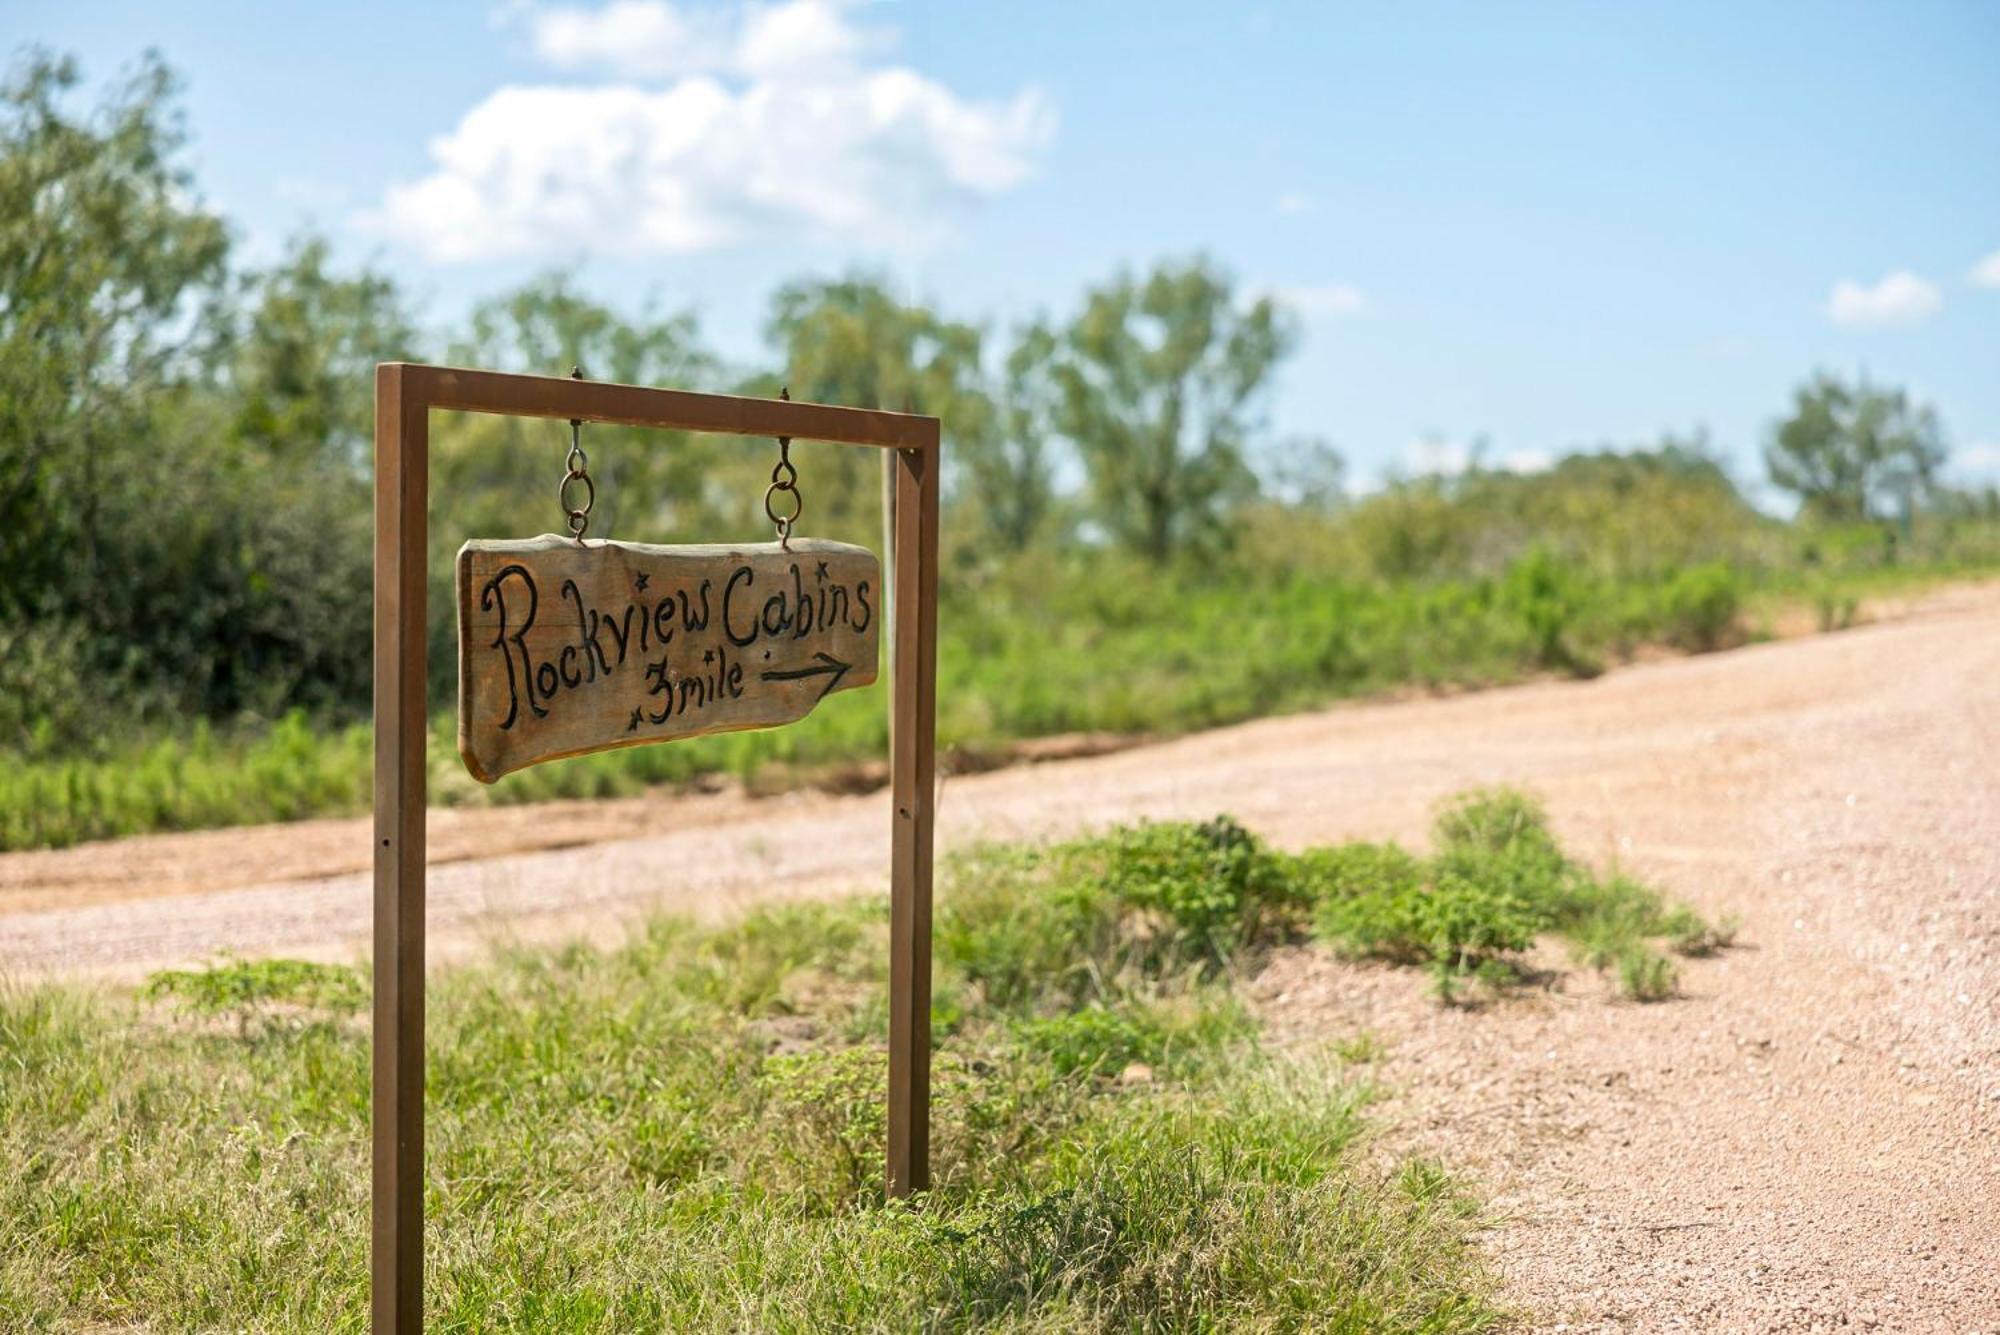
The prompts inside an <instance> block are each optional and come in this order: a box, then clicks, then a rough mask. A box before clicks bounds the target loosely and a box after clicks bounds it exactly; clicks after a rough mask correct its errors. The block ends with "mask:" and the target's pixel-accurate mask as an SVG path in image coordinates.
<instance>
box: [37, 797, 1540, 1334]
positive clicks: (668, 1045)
mask: <svg viewBox="0 0 2000 1335" xmlns="http://www.w3.org/2000/svg"><path fill="white" fill-rule="evenodd" d="M1286 865H1287V864H1286V863H1285V862H1284V860H1283V859H1279V858H1277V857H1276V855H1273V854H1271V853H1269V852H1268V851H1267V850H1264V849H1263V848H1262V847H1261V845H1259V844H1257V843H1256V841H1254V840H1253V839H1251V838H1250V837H1249V836H1247V835H1246V834H1242V833H1241V832H1239V831H1237V830H1236V829H1235V828H1234V827H1232V826H1227V825H1224V824H1221V823H1211V825H1209V826H1207V827H1184V828H1179V829H1177V830H1176V831H1175V832H1171V833H1170V832H1168V828H1167V827H1156V828H1149V829H1146V830H1142V831H1126V832H1122V833H1120V834H1116V835H1113V836H1109V837H1107V838H1106V839H1102V840H1091V841H1083V842H1080V843H1077V844H1073V845H1068V846H1061V847H1057V848H1052V849H1045V850H1040V851H1036V852H1021V851H1019V850H999V849H989V850H983V851H981V852H980V853H979V854H977V855H976V856H973V857H970V858H967V859H964V860H962V861H960V862H957V863H955V864H953V865H952V867H951V868H950V870H949V873H948V876H947V884H946V885H945V886H944V888H943V892H942V894H941V897H940V902H939V906H938V907H939V923H940V928H941V930H940V931H939V933H938V936H937V942H936V955H937V965H938V971H939V975H940V979H941V982H944V981H949V986H950V989H951V990H952V991H954V992H955V994H956V1000H955V1001H953V1002H952V1003H951V1010H952V1013H953V1015H954V1016H955V1019H954V1023H953V1024H952V1025H951V1026H950V1027H949V1028H948V1029H941V1030H940V1042H939V1046H938V1049H937V1051H936V1052H935V1054H934V1057H933V1100H934V1105H933V1119H932V1149H933V1163H934V1172H935V1185H934V1189H933V1190H932V1191H931V1192H930V1193H929V1195H927V1196H926V1197H925V1198H924V1199H923V1201H922V1202H921V1203H920V1204H919V1205H913V1206H912V1205H904V1204H901V1203H886V1202H884V1201H883V1199H882V1168H881V1146H882V1138H883V1131H884V1128H883V1113H882V1109H883V1095H884V1084H885V1080H886V1071H885V1061H884V1058H883V1054H882V1050H881V1049H880V1047H879V1046H877V1041H878V1040H877V1035H878V1034H879V1032H880V1016H881V1004H882V1002H881V998H882V990H883V986H884V980H883V978H882V970H881V960H882V959H883V954H884V951H885V948H886V943H885V940H884V937H885V934H886V915H885V914H884V912H883V909H882V906H881V905H880V904H879V903H877V902H872V901H864V902H859V903H853V904H838V905H830V906H813V907H810V908H787V909H782V910H772V911H767V912H763V913H758V914H753V915H752V916H751V917H749V918H748V919H746V920H744V921H743V922H741V923H737V924H733V925H731V926H728V927H724V928H720V929H706V930H705V929H697V928H694V927H691V926H689V925H688V924H685V923H679V922H672V921H664V920H663V921H661V922H658V923H655V924H651V925H649V926H648V927H647V928H646V929H645V930H643V931H641V932H639V933H637V934H635V935H634V936H633V937H632V939H631V940H630V941H629V942H627V943H626V944H625V945H624V946H622V947H620V948H617V949H612V950H600V949H595V948H589V947H585V946H580V945H577V946H566V947H560V948H555V949H526V948H519V949H513V950H509V951H505V952H502V953H501V954H499V955H497V956H496V957H494V958H493V959H492V960H491V961H489V962H487V963H483V964H479V965H476V966H465V967H459V968H454V969H449V970H445V971H442V972H441V973H439V974H437V975H436V976H435V977H434V979H433V983H432V987H431V993H430V1017H429V1031H430V1033H429V1056H430V1060H429V1069H428V1073H427V1074H428V1130H427V1148H428V1172H429V1176H430V1183H429V1192H428V1200H427V1222H428V1228H429V1239H428V1249H427V1276H426V1278H427V1285H426V1299H427V1303H428V1309H429V1310H428V1316H429V1319H430V1321H431V1322H432V1323H433V1325H435V1326H436V1327H437V1328H440V1329H463V1330H484V1329H533V1330H536V1331H607V1332H608V1331H623V1330H632V1329H759V1330H799V1331H804V1330H820V1329H829V1328H833V1329H871V1330H872V1329H915V1328H922V1329H940V1330H959V1329H970V1328H1000V1329H1009V1330H1019V1329H1036V1330H1092V1331H1094V1330H1111V1329H1117V1330H1126V1329H1134V1330H1163V1331H1164V1330H1179V1329H1218V1328H1225V1327H1227V1328H1246V1327H1247V1328H1265V1329H1276V1328H1282V1329H1311V1330H1327V1331H1356V1332H1359V1331H1442V1332H1452V1331H1474V1330H1485V1329H1490V1328H1492V1327H1493V1326H1494V1325H1495V1324H1496V1322H1497V1321H1498V1319H1499V1316H1500V1314H1499V1313H1498V1312H1497V1311H1496V1309H1495V1307H1494V1305H1493V1303H1492V1300H1491V1298H1490V1286H1489V1282H1488V1280H1487V1279H1486V1277H1485V1275H1484V1273H1483V1270H1482V1268H1481V1266H1480V1263H1479V1261H1478V1258H1477V1255H1476V1253H1475V1252H1474V1250H1473V1249H1472V1246H1471V1242H1470V1236H1469V1232H1468V1229H1469V1228H1470V1227H1471V1225H1472V1223H1473V1222H1474V1221H1473V1219H1472V1217H1471V1213H1470V1207H1469V1205H1468V1203H1467V1202H1466V1200H1465V1198H1464V1197H1463V1195H1462V1193H1460V1191H1459V1190H1458V1189H1457V1188H1456V1187H1455V1186H1454V1185H1453V1184H1452V1183H1451V1182H1450V1180H1449V1178H1448V1177H1447V1176H1446V1175H1445V1174H1444V1173H1443V1171H1442V1170H1441V1169H1439V1168H1438V1167H1437V1166H1436V1165H1434V1164H1430V1163H1415V1164H1410V1165H1398V1164H1391V1165H1389V1166H1387V1167H1386V1168H1383V1167H1378V1166H1376V1165H1375V1162H1374V1159H1373V1156H1360V1155H1356V1154H1354V1153H1352V1152H1351V1147H1352V1146H1353V1145H1354V1143H1355V1141H1356V1140H1357V1138H1358V1137H1359V1136H1361V1135H1362V1133H1363V1130H1364V1124H1363V1120H1362V1107H1363V1105H1364V1103H1365V1101H1366V1098H1367V1095H1366V1091H1365V1089H1364V1088H1363V1087H1362V1086H1360V1085H1358V1084H1355V1083H1353V1082H1351V1081H1350V1080H1349V1079H1348V1078H1347V1077H1345V1076H1343V1075H1342V1074H1341V1073H1340V1071H1339V1070H1338V1069H1337V1068H1325V1067H1320V1066H1317V1065H1301V1064H1299V1063H1297V1062H1293V1061H1279V1060H1277V1059H1275V1058H1271V1057H1268V1056H1265V1055H1263V1054H1262V1053H1260V1052H1259V1050H1258V1048H1257V1045H1256V1039H1255V1032H1254V1026H1253V1024H1252V1022H1251V1020H1250V1018H1249V1016H1248V1013H1247V1012H1246V1011H1245V1010H1244V1009H1243V1008H1242V1007H1241V1006H1240V1005H1239V1004H1238V1003H1237V1002H1236V1001H1235V999H1234V998H1233V996H1232V994H1231V992H1230V990H1229V986H1228V979H1229V977H1230V976H1231V975H1232V973H1233V971H1234V962H1233V960H1232V959H1231V958H1228V957H1224V958H1221V959H1218V960H1212V961H1210V963H1212V964H1215V965H1219V966H1220V967H1215V968H1206V967H1203V966H1202V963H1201V961H1203V960H1207V959H1208V956H1206V955H1205V954H1204V953H1203V952H1206V951H1209V950H1211V949H1216V948H1220V947H1221V944H1222V942H1223V941H1224V940H1226V939H1234V940H1236V941H1237V942H1238V945H1237V946H1236V947H1235V949H1238V950H1241V949H1243V948H1244V947H1245V946H1246V945H1247V944H1248V941H1247V939H1246V938H1245V937H1244V935H1243V934H1242V933H1241V932H1240V931H1239V930H1238V929H1237V928H1236V927H1233V926H1227V925H1229V924H1240V923H1242V922H1244V921H1245V920H1246V919H1245V918H1244V916H1243V914H1242V912H1241V906H1242V903H1243V901H1244V900H1246V899H1247V900H1254V901H1257V902H1259V903H1262V902H1267V901H1271V902H1283V896H1282V895H1279V894H1278V892H1277V891H1275V890H1273V889H1272V887H1271V886H1270V885H1269V884H1268V883H1267V882H1268V878H1269V877H1271V876H1273V875H1281V874H1282V871H1283V868H1284V867H1285V866H1286ZM1274 867H1275V868H1277V869H1278V871H1277V872H1273V871H1271V868H1274ZM1246 869H1247V870H1246ZM1189 877H1215V878H1217V879H1219V880H1220V881H1222V882H1223V883H1224V884H1225V885H1227V886H1229V887H1232V888H1231V889H1229V890H1227V891H1226V892H1219V899H1220V900H1221V901H1227V903H1228V904H1229V905H1230V906H1231V907H1230V909H1229V911H1227V912H1224V911H1223V910H1222V908H1219V907H1217V906H1216V904H1214V903H1211V901H1210V900H1209V899H1206V898H1203V897H1201V896H1198V895H1193V894H1192V893H1191V892H1190V891H1189V889H1188V887H1187V885H1186V884H1184V880H1185V879H1186V878H1189ZM1288 884H1289V883H1288ZM1291 888H1293V889H1296V886H1295V885H1292V887H1291ZM1175 905H1179V906H1181V907H1182V908H1183V909H1184V910H1185V911H1186V913H1187V915H1188V918H1187V921H1186V922H1185V923H1183V922H1180V921H1179V920H1177V919H1174V917H1173V912H1174V910H1173V906H1175ZM1252 920H1254V921H1257V922H1262V921H1264V920H1263V919H1262V918H1261V917H1258V916H1256V915H1252ZM1169 922H1172V923H1174V924H1175V925H1174V926H1173V927H1172V928H1171V929H1169V930H1170V931H1171V933H1173V934H1180V933H1183V932H1185V934H1186V936H1187V941H1188V950H1187V952H1186V953H1182V954H1176V955H1175V956H1174V958H1173V960H1172V961H1169V960H1168V959H1167V958H1166V957H1165V956H1163V955H1161V954H1160V953H1159V952H1158V951H1157V949H1156V948H1155V944H1154V943H1155V940H1156V938H1157V935H1158V933H1159V932H1160V931H1161V930H1162V925H1163V924H1165V923H1169ZM1259 930H1261V928H1260V929H1259ZM1177 939H1178V937H1177ZM1169 963H1174V964H1175V965H1176V967H1166V966H1167V965H1168V964H1169ZM944 990H946V989H945V988H944V987H941V988H940V991H941V992H942V991H944ZM364 996H365V979H364V978H363V976H362V975H361V974H360V973H359V972H358V971H355V970H351V969H342V968H331V967H327V966H317V965H308V964H303V963H301V962H297V961H259V962H254V963H253V962H244V961H225V962H222V963H220V964H218V965H216V966H214V967H212V968H210V969H207V970H202V971H184V972H177V973H173V974H168V975H162V976H160V977H159V978H158V979H156V980H155V981H154V983H153V984H151V985H150V986H148V987H147V988H144V989H141V990H140V991H139V992H138V993H136V994H133V995H130V996H126V997H121V996H117V995H108V994H101V993H100V994H89V993H84V992H79V991H75V990H71V989H66V988H54V987H40V988H33V989H20V988H15V989H12V990H7V991H4V992H0V1052H4V1053H6V1055H7V1061H8V1064H7V1067H6V1076H5V1078H4V1079H0V1326H4V1327H5V1328H7V1329H9V1330H17V1329H18V1330H23V1331H34V1330H51V1331H53V1330H68V1329H79V1328H111V1327H126V1326H137V1325H144V1326H146V1327H147V1328H148V1329H162V1330H207V1329H217V1328H224V1329H234V1328H255V1329H259V1330H271V1331H285V1330H311V1331H326V1330H334V1331H343V1330H344V1331H360V1330H362V1329H363V1328H364V1327H365V1322H366V1291H367V1256H366V1236H367V1180H368V1175H367V1170H366V1156H367V1145H368V1040H367V1036H366V1033H365V1032H364V1030H363V1027H362V1026H359V1025H353V1024H335V1023H303V1024H290V1023H285V1024H277V1023H271V1024H246V1025H244V1026H242V1027H241V1028H239V1029H237V1030H235V1031H233V1032H232V1031H229V1030H216V1029H214V1028H212V1027H209V1026H190V1025H186V1024H179V1023H161V1022H159V1021H160V1019H161V1018H162V1017H163V1016H164V1015H165V1014H169V1013H170V1012H171V1009H178V1008H181V1007H187V1006H192V1007H194V1008H195V1009H197V1010H198V1011H199V1012H200V1013H203V1014H211V1013H213V1014H229V1013H232V1012H233V1011H234V1012H241V1011H243V1010H244V1009H245V1008H251V1009H256V1008H283V1007H315V1008H319V1010H320V1011H321V1012H322V1013H324V1014H328V1015H338V1014H344V1013H346V1012H348V1011H349V1010H351V1009H352V1008H353V1006H355V1005H357V1004H358V1003H359V1001H360V1000H362V999H363V998H364ZM163 1008H167V1009H163ZM259 1013H262V1012H261V1011H260V1012H259ZM861 1017H872V1018H869V1019H867V1020H866V1021H865V1022H864V1021H863V1019H862V1018H861ZM1135 1066H1136V1067H1141V1068H1147V1069H1144V1070H1140V1071H1138V1072H1136V1078H1130V1077H1132V1076H1133V1075H1134V1074H1135V1073H1134V1072H1133V1068H1134V1067H1135ZM1120 1077H1126V1078H1120Z"/></svg>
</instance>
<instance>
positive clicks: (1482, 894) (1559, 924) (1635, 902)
mask: <svg viewBox="0 0 2000 1335" xmlns="http://www.w3.org/2000/svg"><path fill="white" fill-rule="evenodd" d="M1433 843H1434V844H1435V848H1434V851H1433V853H1432V855H1431V857H1430V858H1428V859H1420V858H1417V857H1415V856H1413V855H1412V854H1410V853H1407V852H1405V851H1404V850H1402V849H1401V848H1398V847H1397V846H1395V845H1393V844H1366V843H1352V844H1344V845H1341V846H1339V847H1335V848H1324V849H1315V850H1312V851H1309V852H1307V853H1305V854H1302V855H1301V856H1300V857H1299V858H1298V859H1296V865H1297V866H1298V868H1299V875H1300V877H1301V878H1302V879H1303V880H1304V881H1305V882H1306V883H1307V885H1308V886H1309V889H1308V891H1307V892H1306V893H1305V894H1304V895H1303V896H1302V897H1303V898H1305V899H1307V900H1309V901H1310V902H1311V903H1312V904H1313V905H1314V909H1313V919H1312V923H1313V932H1314V934H1315V935H1316V936H1317V937H1319V938H1320V939H1321V940H1324V941H1326V942H1328V943H1329V944H1330V945H1332V946H1333V947H1335V948H1336V949H1338V950H1341V951H1343V952H1345V953H1347V954H1350V955H1355V956H1361V957H1371V958H1376V959H1386V960H1390V961H1394V962H1397V963H1402V964H1410V965H1422V966H1425V967H1427V968H1429V969H1430V970H1431V972H1432V974H1433V976H1434V977H1435V979H1436V982H1437V986H1438V990H1439V992H1440V994H1441V995H1443V996H1444V997H1445V998H1446V999H1452V998H1455V997H1459V996H1462V995H1464V992H1465V989H1466V987H1467V985H1472V986H1474V987H1478V986H1484V987H1487V988H1489V989H1491V988H1505V987H1507V986H1510V985H1512V984H1514V983H1516V982H1518V981H1520V980H1521V979H1522V978H1524V977H1525V976H1527V975H1528V973H1529V971H1530V962H1529V952H1530V951H1531V950H1532V949H1533V947H1534V946H1535V944H1536V942H1537V941H1538V940H1539V939H1540V938H1542V937H1543V936H1545V935H1552V936H1555V937H1557V938H1559V939H1561V940H1563V941H1565V942H1566V943H1567V944H1568V946H1569V949H1570V954H1571V956H1572V958H1574V959H1575V960H1576V961H1577V962H1578V963H1580V964H1584V965H1586V966H1588V967H1590V968H1593V969H1596V970H1598V971H1600V972H1605V973H1608V974H1610V976H1611V977H1612V979H1613V981H1614V983H1615V985H1616V988H1617V991H1618V992H1619V994H1620V995H1622V996H1625V997H1626V998H1628V999H1630V1000H1634V1001H1659V1000H1662V999H1664V998H1666V997H1669V996H1672V995H1673V994H1674V992H1675V990H1676V988H1677V984H1678V972H1677V970H1676V969H1675V967H1674V964H1673V962H1672V960H1671V959H1669V958H1668V956H1667V954H1666V953H1665V952H1666V951H1672V952H1674V953H1676V954H1679V955H1683V956H1695V955H1707V954H1712V953H1714V952H1715V951H1717V950H1720V949H1723V948H1724V947H1726V946H1728V945H1729V944H1730V943H1731V941H1732V940H1733V939H1734V935H1735V928H1734V926H1733V925H1732V924H1730V923H1729V922H1726V921H1725V922H1723V923H1720V924H1711V923H1709V922H1708V921H1707V920H1706V919H1704V918H1702V917H1701V915H1700V914H1698V913H1696V912H1695V911H1694V910H1693V909H1691V908H1689V907H1687V906H1686V905H1683V904H1673V903H1670V902H1668V901H1667V899H1666V898H1665V897H1664V896H1663V895H1662V894H1661V893H1660V892H1659V891H1658V890H1656V889H1654V888H1653V887H1651V886H1648V885H1645V884H1643V883H1641V882H1640V881H1638V880H1636V879H1634V878H1633V877H1631V876H1628V875H1625V874H1623V873H1621V872H1617V871H1613V872H1611V873H1610V874H1608V875H1607V874H1599V873H1597V872H1595V871H1593V870H1592V869H1591V868H1590V867H1588V866H1585V865H1584V864H1583V863H1580V862H1578V861H1576V860H1574V859H1572V858H1570V857H1569V856H1568V855H1567V854H1565V853H1564V852H1563V850H1562V848H1561V847H1560V846H1559V845H1558V844H1557V842H1556V839H1555V836H1554V835H1553V834H1552V833H1550V831H1549V827H1548V818H1547V815H1546V813H1545V812H1544V811H1543V809H1542V807H1541V806H1540V804H1539V803H1537V802H1536V801H1535V800H1534V799H1533V798H1531V797H1529V796H1527V795H1526V794H1523V793H1520V792H1518V791H1515V790H1512V789H1505V788H1500V789H1492V790H1489V791H1482V792H1472V793H1467V794H1464V795H1461V796H1460V797H1458V798H1456V799H1454V800H1453V801H1452V802H1450V803H1448V804H1447V805H1446V806H1445V807H1444V808H1443V809H1442V810H1440V812H1439V813H1438V818H1437V823H1436V827H1435V829H1434V831H1433ZM1663 947H1664V949H1663Z"/></svg>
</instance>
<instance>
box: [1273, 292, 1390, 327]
mask: <svg viewBox="0 0 2000 1335" xmlns="http://www.w3.org/2000/svg"><path fill="white" fill-rule="evenodd" d="M1275 295H1276V297H1277V299H1278V300H1279V301H1280V302H1283V303H1284V304H1285V305H1287V306H1290V307H1292V308H1293V309H1294V310H1296V311H1298V312H1299V313H1300V314H1301V315H1303V316H1305V317H1306V318H1307V319H1309V320H1326V319H1338V318H1340V317H1341V316H1346V315H1360V314H1361V313H1362V312H1364V311H1366V310H1367V309H1368V297H1367V294H1366V293H1364V292H1362V290H1361V289H1360V288H1358V287H1355V286H1354V285H1352V284H1351V283H1306V284H1302V285H1299V286H1296V287H1282V288H1279V289H1278V291H1277V292H1276V294H1275Z"/></svg>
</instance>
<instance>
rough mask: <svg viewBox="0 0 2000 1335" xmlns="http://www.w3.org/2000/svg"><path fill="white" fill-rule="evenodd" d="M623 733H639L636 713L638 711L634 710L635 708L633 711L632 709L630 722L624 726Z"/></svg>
mask: <svg viewBox="0 0 2000 1335" xmlns="http://www.w3.org/2000/svg"><path fill="white" fill-rule="evenodd" d="M625 731H627V732H637V731H639V711H638V709H636V708H635V709H633V711H632V721H631V722H630V723H627V724H626V725H625Z"/></svg>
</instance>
